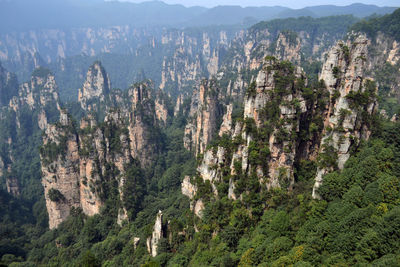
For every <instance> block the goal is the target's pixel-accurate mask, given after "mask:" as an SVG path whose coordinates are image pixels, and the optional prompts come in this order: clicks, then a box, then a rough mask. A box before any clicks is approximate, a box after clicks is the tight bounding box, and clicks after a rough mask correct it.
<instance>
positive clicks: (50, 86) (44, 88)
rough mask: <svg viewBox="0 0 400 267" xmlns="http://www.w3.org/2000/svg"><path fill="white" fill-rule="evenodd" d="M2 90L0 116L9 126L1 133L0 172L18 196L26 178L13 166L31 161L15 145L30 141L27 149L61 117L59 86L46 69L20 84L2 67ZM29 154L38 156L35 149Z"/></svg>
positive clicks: (0, 83)
mask: <svg viewBox="0 0 400 267" xmlns="http://www.w3.org/2000/svg"><path fill="white" fill-rule="evenodd" d="M0 90H1V93H4V95H1V97H2V99H3V100H4V102H2V103H1V104H0V105H3V107H2V109H1V110H0V118H1V119H2V127H5V128H4V129H6V131H4V132H3V133H2V134H1V139H2V140H1V142H2V143H3V149H4V150H3V151H2V153H0V169H1V171H0V172H1V174H2V175H5V176H6V187H7V190H8V192H9V193H11V194H13V195H15V196H19V195H20V193H21V191H22V189H21V185H23V184H24V183H25V182H26V181H20V180H19V175H20V173H18V172H17V173H16V172H15V169H14V167H13V166H14V164H28V163H25V162H24V163H21V162H19V161H20V160H21V155H19V154H17V153H21V148H18V147H16V145H17V144H18V143H23V144H27V147H26V149H29V150H31V149H32V147H30V148H29V144H30V143H32V142H33V139H34V138H37V139H38V138H40V137H38V136H39V135H37V133H38V132H39V131H40V130H44V129H46V128H47V126H48V122H54V121H56V120H57V119H58V117H59V99H58V91H57V90H58V87H57V84H56V82H55V78H54V75H53V74H52V73H50V72H49V71H48V70H46V69H42V68H39V69H36V70H35V71H34V72H33V74H32V77H31V79H30V81H29V82H25V83H23V84H22V85H20V86H17V81H16V78H15V76H14V75H13V74H11V73H8V72H7V71H5V70H4V69H2V68H1V67H0ZM0 102H1V101H0ZM6 102H7V103H6ZM3 123H4V124H3ZM35 136H36V137H35ZM17 150H18V151H19V152H16V151H17ZM22 151H23V149H22ZM26 153H32V154H33V155H36V151H29V152H26ZM28 166H29V165H28ZM19 170H21V169H19Z"/></svg>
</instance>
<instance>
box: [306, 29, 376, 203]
mask: <svg viewBox="0 0 400 267" xmlns="http://www.w3.org/2000/svg"><path fill="white" fill-rule="evenodd" d="M368 45H369V40H368V39H367V38H366V37H365V36H363V35H360V36H358V37H357V38H355V39H354V41H351V40H349V41H347V42H346V43H343V42H339V43H338V44H337V45H336V46H334V47H333V48H332V49H331V51H330V52H329V53H328V57H327V60H326V62H325V64H324V65H323V67H322V72H321V75H320V79H321V80H324V81H325V83H326V86H327V88H328V90H329V93H330V102H329V107H328V114H327V117H326V118H325V120H324V125H325V127H324V130H323V138H322V142H321V150H320V157H321V160H320V167H319V168H318V171H317V175H316V178H315V185H314V189H313V197H314V198H318V193H317V190H318V188H319V187H320V185H321V184H322V181H323V175H324V174H326V173H328V172H330V171H332V170H335V169H339V170H341V169H343V167H344V164H345V163H346V161H347V160H348V159H349V157H350V150H351V148H352V146H357V145H358V144H359V142H360V140H362V139H368V138H369V136H370V130H369V126H370V125H369V120H368V117H370V116H371V115H372V114H373V113H374V112H376V110H377V100H376V92H377V88H376V85H375V83H374V82H373V81H372V80H370V79H368V78H366V77H365V71H366V66H367V64H368V63H367V59H368ZM331 157H334V158H333V159H332V158H331ZM330 159H331V160H330ZM332 161H333V162H332Z"/></svg>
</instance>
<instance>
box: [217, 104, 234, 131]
mask: <svg viewBox="0 0 400 267" xmlns="http://www.w3.org/2000/svg"><path fill="white" fill-rule="evenodd" d="M232 111H233V105H232V104H229V105H228V106H227V107H226V113H225V115H224V117H223V118H222V124H221V128H220V129H219V136H223V135H224V134H227V135H231V134H232Z"/></svg>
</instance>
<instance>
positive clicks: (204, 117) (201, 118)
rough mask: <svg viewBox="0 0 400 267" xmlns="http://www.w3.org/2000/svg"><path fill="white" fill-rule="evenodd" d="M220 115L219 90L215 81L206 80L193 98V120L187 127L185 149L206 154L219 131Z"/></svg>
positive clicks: (191, 112)
mask: <svg viewBox="0 0 400 267" xmlns="http://www.w3.org/2000/svg"><path fill="white" fill-rule="evenodd" d="M220 115H221V104H220V103H219V100H218V88H217V87H216V84H215V83H214V82H213V81H206V80H204V81H202V83H201V84H200V87H199V89H198V90H196V91H195V92H194V95H193V97H192V103H191V106H190V113H189V116H190V118H191V119H189V123H188V124H187V125H186V127H185V135H184V146H185V148H186V149H188V150H190V151H193V152H194V153H195V154H196V155H197V154H200V153H204V151H205V149H206V147H207V145H208V144H209V142H210V141H211V140H212V138H213V137H214V133H215V131H216V130H217V127H218V125H217V120H218V118H219V116H220Z"/></svg>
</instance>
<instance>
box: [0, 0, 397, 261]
mask: <svg viewBox="0 0 400 267" xmlns="http://www.w3.org/2000/svg"><path fill="white" fill-rule="evenodd" d="M0 4H1V5H6V3H2V2H1V3H0ZM191 12H200V11H199V10H196V9H192V10H191ZM232 27H233V28H230V27H219V28H218V27H216V28H218V29H214V30H213V29H210V28H188V29H185V30H183V31H182V32H179V33H178V35H182V36H190V38H188V39H185V38H187V37H185V38H183V37H182V39H179V40H181V41H182V40H183V41H182V42H183V43H184V42H188V40H190V42H192V43H190V45H187V43H184V44H172V43H168V44H167V45H165V46H158V45H153V44H151V46H142V47H141V46H139V47H140V48H139V50H137V51H141V52H140V53H139V52H137V51H136V52H135V53H131V54H114V53H102V54H96V55H94V56H87V55H86V56H85V55H76V56H73V57H68V58H66V59H65V60H64V63H63V65H60V64H58V63H51V64H43V65H44V67H43V66H42V67H39V68H36V69H35V70H34V71H33V72H32V74H31V77H30V78H29V81H27V82H24V83H21V80H18V79H17V76H16V75H14V74H12V73H10V72H7V70H6V69H5V68H3V67H2V66H1V65H0V108H1V110H0V182H1V184H2V186H1V188H0V266H14V267H15V266H242V267H244V266H297V267H299V266H382V267H383V266H400V136H399V134H398V133H399V132H400V119H399V114H400V104H399V99H400V86H399V84H400V80H399V77H400V76H399V66H400V51H399V50H400V49H399V48H398V47H397V41H399V40H400V39H399V38H400V35H399V34H400V9H397V10H396V11H394V12H393V13H392V14H388V15H383V16H377V15H376V16H373V17H370V18H366V19H363V20H360V19H358V18H355V17H353V16H350V15H342V16H336V17H335V16H332V17H322V18H311V17H301V18H288V19H278V20H271V21H265V22H260V23H257V24H255V25H253V26H252V27H250V28H248V29H247V30H243V31H239V30H238V28H236V27H237V26H232ZM211 28H212V27H211ZM221 31H227V32H229V31H230V32H229V34H228V35H230V37H229V38H228V37H226V39H229V42H228V41H226V43H225V37H224V35H223V34H222V35H221ZM171 32H172V33H171V36H173V34H176V32H173V31H171ZM237 32H239V34H238V33H237ZM235 34H236V35H235ZM204 36H211V37H210V39H207V40H208V41H205V43H206V44H208V45H209V46H210V47H211V48H210V47H208V48H207V46H204V43H202V42H200V41H199V43H197V40H202V39H201V38H204ZM213 36H217V37H215V38H217V39H218V38H222V37H224V38H222V39H223V40H224V43H223V44H222V43H221V41H215V40H216V39H215V40H214V39H213V38H214V37H213ZM221 36H222V37H221ZM172 39H173V38H172ZM193 40H196V41H193ZM210 40H211V41H210ZM342 40H343V41H342ZM213 42H214V43H213ZM218 42H219V43H218ZM179 45H181V46H179ZM206 48H207V49H210V50H209V51H208V50H207V49H206ZM383 48H384V49H383ZM176 49H177V50H179V49H180V50H179V51H180V54H179V53H178V54H177V53H176V51H175V50H176ZM383 50H385V52H382V51H383ZM182 51H183V52H182ZM193 51H194V52H193ZM204 51H205V52H204ZM216 51H217V52H216ZM191 53H192V54H191ZM195 53H203V57H202V58H200V57H197V58H196V55H195ZM213 53H214V54H213ZM210 54H211V55H210ZM147 55H148V56H147ZM166 58H168V60H165V59H166ZM213 58H214V59H215V58H217V59H218V60H217V64H214V65H213V62H214V61H213ZM93 62H94V63H93ZM104 62H106V64H104V66H106V68H104V67H103V65H102V64H103V63H104ZM132 62H134V64H133V63H132ZM163 62H164V63H163ZM163 64H164V65H163ZM89 65H90V66H89ZM133 65H134V66H133ZM193 65H195V66H196V68H194V70H195V71H193V69H192V66H193ZM197 65H199V67H197ZM215 65H216V67H217V70H215V71H214V70H213V68H215ZM88 66H89V69H88V71H87V73H85V72H86V70H87V67H88ZM46 67H47V68H46ZM167 67H168V68H167ZM48 68H49V69H48ZM52 69H53V70H54V73H53V72H52ZM109 69H112V71H109ZM106 70H107V71H109V73H112V75H110V76H109V75H108V73H107V71H106ZM193 72H195V74H196V75H193ZM196 72H198V73H196ZM160 73H162V77H160V76H159V74H160ZM171 73H173V74H174V75H175V74H177V75H175V76H173V75H170V74H171ZM85 74H86V76H85ZM168 75H170V76H168ZM201 76H206V77H201ZM71 77H72V78H71ZM149 77H151V78H152V79H151V80H149V79H148V78H149ZM207 77H208V78H207ZM157 79H158V80H157ZM175 79H176V80H175ZM114 80H119V83H118V82H115V83H116V84H118V85H121V87H122V86H124V85H126V86H125V87H124V88H121V89H118V88H115V86H114ZM58 81H60V82H58ZM130 83H131V84H130ZM163 83H164V84H165V87H164V88H161V84H163ZM72 88H76V90H75V91H73V89H72ZM77 88H80V89H79V90H78V89H77ZM319 174H321V176H320V177H319ZM318 177H319V178H320V180H318V179H319V178H318Z"/></svg>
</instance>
